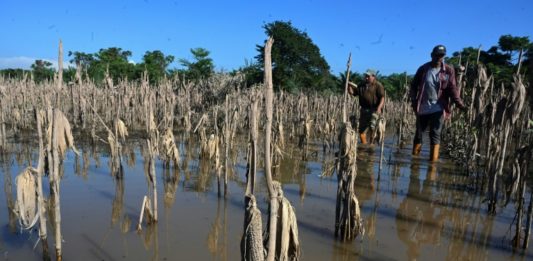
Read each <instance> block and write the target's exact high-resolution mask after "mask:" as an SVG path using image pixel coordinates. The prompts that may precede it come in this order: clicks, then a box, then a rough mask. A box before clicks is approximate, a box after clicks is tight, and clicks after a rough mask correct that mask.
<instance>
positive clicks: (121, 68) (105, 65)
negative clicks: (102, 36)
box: [88, 47, 135, 82]
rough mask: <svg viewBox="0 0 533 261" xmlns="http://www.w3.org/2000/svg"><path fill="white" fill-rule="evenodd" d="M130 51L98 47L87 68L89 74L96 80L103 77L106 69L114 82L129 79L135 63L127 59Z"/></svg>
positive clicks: (133, 71)
mask: <svg viewBox="0 0 533 261" xmlns="http://www.w3.org/2000/svg"><path fill="white" fill-rule="evenodd" d="M130 56H131V51H123V50H122V48H118V47H111V48H107V49H100V51H98V53H96V54H94V57H95V61H94V62H92V63H91V66H90V67H89V68H88V71H89V75H90V76H91V77H92V78H93V79H94V80H95V81H97V82H100V81H102V80H103V79H104V76H105V72H106V70H108V69H109V76H110V77H111V78H112V79H113V81H114V82H118V81H119V80H121V79H122V80H125V79H131V78H132V77H133V76H134V73H135V65H134V64H132V63H130V62H129V61H128V58H129V57H130Z"/></svg>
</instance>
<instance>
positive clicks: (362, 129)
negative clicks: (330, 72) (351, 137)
mask: <svg viewBox="0 0 533 261" xmlns="http://www.w3.org/2000/svg"><path fill="white" fill-rule="evenodd" d="M364 77H365V83H364V84H363V86H360V87H359V86H357V85H356V84H354V83H352V82H349V84H348V92H349V93H350V94H351V95H353V96H359V105H360V106H361V113H360V117H359V137H360V138H361V143H363V144H366V143H367V139H366V131H367V130H368V129H370V132H372V131H374V129H375V128H376V123H377V120H378V119H379V115H380V114H381V112H382V109H383V105H384V104H385V88H383V85H382V84H381V83H380V82H378V80H377V79H376V72H375V71H374V70H370V69H368V70H367V71H366V72H365V74H364Z"/></svg>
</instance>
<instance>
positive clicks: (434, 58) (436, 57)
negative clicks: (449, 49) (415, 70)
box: [431, 53, 444, 64]
mask: <svg viewBox="0 0 533 261" xmlns="http://www.w3.org/2000/svg"><path fill="white" fill-rule="evenodd" d="M443 60H444V54H434V53H432V54H431V62H433V63H434V64H440V63H442V61H443Z"/></svg>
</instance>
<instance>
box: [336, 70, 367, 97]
mask: <svg viewBox="0 0 533 261" xmlns="http://www.w3.org/2000/svg"><path fill="white" fill-rule="evenodd" d="M363 81H364V79H363V75H362V74H360V73H357V72H350V82H353V83H355V84H357V85H361V84H362V83H363ZM335 83H336V84H335V85H336V89H337V92H338V93H344V88H345V87H346V72H342V73H339V76H338V77H335Z"/></svg>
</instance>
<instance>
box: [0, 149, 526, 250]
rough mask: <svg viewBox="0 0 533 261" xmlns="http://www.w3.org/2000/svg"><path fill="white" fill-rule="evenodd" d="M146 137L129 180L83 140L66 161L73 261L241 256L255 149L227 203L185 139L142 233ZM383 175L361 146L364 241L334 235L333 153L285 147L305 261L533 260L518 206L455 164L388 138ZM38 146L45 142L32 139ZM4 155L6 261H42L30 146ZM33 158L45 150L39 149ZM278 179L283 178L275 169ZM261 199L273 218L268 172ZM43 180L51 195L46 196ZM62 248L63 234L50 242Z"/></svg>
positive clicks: (1, 211)
mask: <svg viewBox="0 0 533 261" xmlns="http://www.w3.org/2000/svg"><path fill="white" fill-rule="evenodd" d="M141 144H142V143H141V141H140V140H139V141H137V142H130V143H129V146H128V147H127V148H125V153H124V158H123V163H124V179H123V180H117V179H115V178H114V177H112V176H111V175H110V171H109V164H108V163H109V162H108V161H109V157H108V154H109V152H108V151H106V149H103V148H101V147H90V146H80V147H81V149H80V152H81V155H80V156H76V155H75V154H73V153H72V152H69V153H68V154H67V157H66V159H65V161H64V166H63V169H64V177H63V180H62V183H61V215H62V219H61V222H62V231H63V257H64V258H65V260H178V259H179V260H239V259H240V240H241V236H242V233H243V218H244V202H243V201H244V188H245V171H246V159H245V157H244V155H245V149H244V148H245V146H244V145H242V144H241V147H240V152H239V153H237V154H236V155H234V157H233V158H234V159H235V165H234V169H233V171H232V172H233V175H232V176H231V179H230V182H229V195H228V197H227V199H224V198H219V197H218V196H217V180H216V175H215V173H214V171H213V170H211V169H210V168H209V167H206V166H208V165H206V163H205V162H201V161H199V160H198V156H197V155H198V152H197V144H195V143H194V142H193V141H192V140H191V141H186V142H183V143H181V145H180V150H181V151H182V155H181V157H182V165H181V166H180V169H178V170H173V169H168V168H164V166H163V164H162V163H161V162H160V161H158V162H157V163H156V173H157V179H158V180H157V184H158V190H157V191H158V192H159V196H160V198H161V200H160V201H159V209H160V211H159V222H158V223H157V224H155V225H152V226H148V227H147V226H146V225H145V224H143V230H142V231H141V232H137V231H136V226H137V224H138V220H139V213H140V208H141V203H142V199H143V196H144V195H146V194H147V193H148V185H147V184H148V183H147V176H146V175H145V168H146V166H145V160H144V158H143V153H142V151H141V149H140V148H141ZM385 145H386V146H385V158H386V160H385V162H384V165H383V170H382V171H381V173H379V171H378V169H379V149H378V148H377V147H376V148H371V147H368V146H367V147H361V148H360V152H359V156H358V157H359V161H358V175H357V179H356V194H357V198H358V200H359V203H360V205H361V210H362V217H363V222H364V229H365V234H364V237H358V238H357V239H356V240H355V241H354V242H350V243H344V242H340V241H338V240H336V239H335V237H334V235H333V234H334V233H333V232H334V220H335V202H336V189H337V180H336V177H335V175H334V176H332V177H321V174H322V172H323V170H324V169H325V168H327V166H325V165H324V164H326V165H327V164H329V163H331V162H332V160H333V153H325V154H324V153H323V150H322V144H319V143H315V144H314V145H312V146H311V147H310V149H309V151H308V153H307V156H306V157H305V158H306V160H303V159H304V155H302V153H301V150H300V149H297V148H291V149H288V151H286V155H285V157H284V159H283V160H282V161H281V165H280V166H279V167H278V169H276V170H275V171H274V174H275V177H276V179H277V180H280V181H281V182H282V183H283V189H284V192H285V195H286V197H287V198H288V199H289V200H290V201H291V203H292V205H293V206H294V208H295V212H296V215H297V218H298V227H299V236H300V242H301V247H302V258H303V260H357V259H361V260H414V259H418V260H428V259H431V260H488V259H490V260H513V259H518V260H522V259H523V260H526V259H531V258H533V255H532V250H531V246H530V247H529V249H528V250H527V252H526V253H525V255H520V254H518V253H517V254H514V253H513V251H512V248H511V247H510V243H509V242H510V240H511V239H512V238H511V236H512V235H511V233H510V226H509V224H511V221H512V219H513V218H514V211H513V209H514V206H513V204H512V203H509V204H508V205H507V207H504V208H499V209H498V214H497V215H496V216H491V215H487V210H486V204H485V203H484V198H483V197H480V196H477V195H476V194H475V193H473V191H470V190H469V186H468V182H469V181H468V179H467V178H465V176H464V175H461V173H460V172H458V171H457V170H456V169H455V168H454V165H453V164H451V163H449V162H448V160H446V159H442V160H441V162H440V163H436V164H430V163H429V162H428V161H427V160H426V158H427V154H428V151H423V152H422V156H421V157H416V158H413V157H412V156H411V155H410V149H409V148H398V147H396V146H393V145H392V140H387V142H386V144H385ZM31 146H35V144H32V145H31ZM12 148H13V151H12V152H13V153H11V154H9V155H5V156H4V158H3V160H2V168H1V173H2V178H1V179H0V183H1V187H2V188H3V190H4V191H3V192H4V193H2V194H1V196H0V199H1V200H0V222H1V223H0V226H1V237H0V253H1V257H0V258H1V259H3V260H42V259H43V258H46V257H43V253H42V247H41V245H40V244H41V243H40V242H38V238H39V237H38V232H37V231H36V230H32V231H22V230H20V226H19V225H18V224H17V220H16V219H15V217H14V215H13V214H12V213H10V210H9V209H10V208H9V207H8V206H12V204H14V201H15V199H16V187H15V186H14V184H15V177H16V175H17V174H18V173H19V172H21V170H22V169H24V168H25V167H26V166H27V164H28V163H27V162H28V159H29V155H30V151H33V150H32V149H30V148H29V147H28V145H27V144H25V142H24V141H23V142H21V143H18V144H16V145H13V146H12ZM31 158H32V162H33V165H35V164H36V163H35V161H36V158H37V155H35V154H32V155H31ZM276 175H277V176H276ZM259 177H260V179H259V182H258V184H257V188H258V191H257V192H256V194H257V195H258V197H259V199H258V205H259V207H260V209H261V211H262V213H263V222H265V220H266V219H267V217H266V214H265V213H267V209H265V208H267V206H268V204H267V201H266V199H265V194H266V189H265V182H264V176H263V173H262V172H260V173H259ZM47 181H48V179H47V178H45V180H44V182H43V184H44V191H48V186H49V185H48V182H47ZM48 241H49V242H48V245H49V248H50V249H53V244H54V241H53V238H52V237H51V236H50V237H48Z"/></svg>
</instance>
